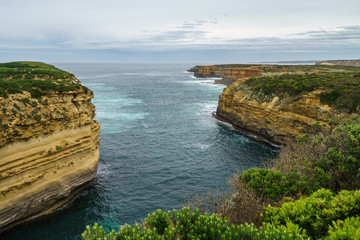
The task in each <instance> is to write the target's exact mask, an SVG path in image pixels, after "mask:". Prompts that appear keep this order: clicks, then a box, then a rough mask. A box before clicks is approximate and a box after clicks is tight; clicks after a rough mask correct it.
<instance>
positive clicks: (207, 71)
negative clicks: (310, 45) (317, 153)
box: [189, 64, 359, 144]
mask: <svg viewBox="0 0 360 240" xmlns="http://www.w3.org/2000/svg"><path fill="white" fill-rule="evenodd" d="M189 71H190V72H194V76H195V77H200V78H203V77H223V78H224V80H225V81H227V82H228V83H229V82H232V84H231V85H228V86H227V87H226V88H225V89H224V91H223V93H222V94H221V95H220V97H219V104H218V108H217V111H216V117H217V118H219V119H221V120H224V121H227V122H229V123H231V124H232V125H233V126H234V127H237V128H238V129H240V130H241V131H244V132H247V133H250V134H253V135H256V136H258V137H260V138H261V139H263V140H267V141H270V142H273V143H277V144H284V143H286V142H287V140H288V138H289V137H290V138H292V137H296V136H299V135H301V134H305V133H307V132H309V130H314V129H315V128H316V127H317V126H316V125H314V123H316V122H318V123H317V124H318V125H319V126H323V125H324V124H326V123H327V122H328V121H329V120H330V119H331V118H333V117H335V116H337V115H338V114H339V111H338V109H337V108H336V107H335V106H337V107H340V108H344V109H345V110H344V109H343V110H344V111H347V112H356V111H357V110H356V109H357V106H358V100H357V99H358V97H359V94H358V89H357V87H347V86H357V85H356V84H358V80H357V79H356V76H357V75H356V73H358V72H359V68H357V67H348V66H329V65H321V66H319V65H259V64H257V65H253V66H252V65H249V64H227V65H210V66H196V67H194V68H192V69H190V70H189ZM229 79H230V81H228V80H229ZM265 82H266V83H265ZM345 82H347V83H345ZM275 93H276V94H275ZM321 96H323V99H322V98H321ZM322 100H323V101H322ZM324 102H328V103H329V104H330V105H327V104H324ZM330 106H331V107H330Z"/></svg>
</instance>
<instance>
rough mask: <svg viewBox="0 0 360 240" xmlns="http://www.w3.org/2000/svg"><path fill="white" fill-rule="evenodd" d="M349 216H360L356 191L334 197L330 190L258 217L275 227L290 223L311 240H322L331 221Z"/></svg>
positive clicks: (286, 203) (359, 200) (274, 208)
mask: <svg viewBox="0 0 360 240" xmlns="http://www.w3.org/2000/svg"><path fill="white" fill-rule="evenodd" d="M353 216H355V217H356V216H360V190H358V191H346V190H343V191H341V192H340V193H339V194H338V195H336V196H334V195H333V193H332V192H331V191H330V190H325V189H319V190H318V191H316V192H315V193H313V194H312V195H311V196H310V197H307V198H303V199H299V200H297V201H295V202H284V203H283V204H282V205H281V206H280V207H271V206H269V207H267V208H265V209H264V212H263V213H262V214H261V217H262V219H263V220H264V222H267V223H270V224H274V225H275V226H280V225H283V226H286V225H287V224H289V223H292V224H295V225H297V226H298V227H299V228H301V229H303V230H305V231H306V234H307V235H308V236H312V237H313V238H319V237H324V236H326V235H327V232H328V230H329V226H330V225H331V224H332V222H333V221H336V220H345V219H346V218H348V217H353ZM335 226H337V225H335Z"/></svg>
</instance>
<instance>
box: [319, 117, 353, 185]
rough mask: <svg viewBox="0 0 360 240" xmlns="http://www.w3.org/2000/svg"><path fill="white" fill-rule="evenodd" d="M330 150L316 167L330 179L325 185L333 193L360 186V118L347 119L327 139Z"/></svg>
mask: <svg viewBox="0 0 360 240" xmlns="http://www.w3.org/2000/svg"><path fill="white" fill-rule="evenodd" d="M326 141H327V144H328V145H329V148H328V150H327V152H326V154H325V155H324V156H322V157H321V158H320V159H319V160H318V161H317V162H316V163H315V166H316V167H319V168H321V169H323V170H324V171H325V173H326V174H327V175H328V176H329V177H330V181H329V182H327V184H324V187H328V188H330V189H332V190H333V191H339V190H341V189H357V188H358V187H359V186H360V183H359V180H360V116H355V117H352V118H349V119H347V120H346V121H345V122H344V124H342V125H339V126H337V127H336V128H335V129H334V130H333V133H332V134H331V135H330V136H328V137H327V139H326Z"/></svg>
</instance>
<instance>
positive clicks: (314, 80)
mask: <svg viewBox="0 0 360 240" xmlns="http://www.w3.org/2000/svg"><path fill="white" fill-rule="evenodd" d="M252 66H254V65H244V64H241V65H238V64H231V65H216V67H220V68H227V67H252ZM256 66H257V67H259V68H260V69H261V70H262V71H263V72H264V73H263V74H262V75H260V76H252V77H250V78H248V79H247V80H245V81H243V82H241V83H239V84H238V85H237V86H235V87H233V91H239V90H241V91H243V92H245V93H246V94H247V96H248V97H249V98H255V99H257V100H258V102H260V103H262V102H264V101H266V102H271V101H272V100H273V99H274V97H275V96H276V97H278V98H280V99H282V101H289V102H291V101H296V100H297V99H299V98H300V97H301V96H302V95H305V94H308V93H310V92H313V91H318V94H319V96H320V101H321V103H323V104H328V105H330V106H331V109H334V114H333V118H332V119H330V120H329V121H328V122H325V123H319V122H314V123H313V125H312V128H311V129H310V130H309V132H307V133H305V134H303V135H300V136H298V137H297V138H296V139H289V141H288V142H287V145H286V146H282V149H281V152H280V153H279V154H278V156H277V157H276V158H275V159H273V160H271V161H270V162H268V163H266V164H265V166H264V167H263V168H252V169H249V170H246V171H243V172H241V173H237V174H235V175H234V176H233V177H231V178H230V180H229V183H230V185H231V186H232V188H233V190H232V191H231V192H225V193H221V192H218V193H216V194H210V193H208V194H206V195H195V196H193V197H191V198H190V199H188V202H187V203H186V206H187V207H185V208H183V209H182V210H181V211H179V212H177V211H176V210H174V211H172V212H163V211H161V210H158V211H156V212H154V213H152V214H149V215H148V217H147V218H146V219H145V220H144V221H143V222H142V224H140V225H139V224H136V225H135V226H130V225H128V224H127V225H125V226H122V227H120V230H119V231H118V232H115V231H112V232H106V231H105V230H104V229H103V228H102V227H101V226H99V225H97V224H95V225H94V226H93V227H90V226H88V227H87V228H86V231H85V232H84V233H83V235H82V237H83V239H359V238H360V225H359V223H360V115H359V110H360V109H359V103H360V77H359V74H358V73H359V68H357V67H348V66H321V67H319V66H305V65H283V66H281V65H256ZM280 102H281V101H280ZM340 113H342V114H340Z"/></svg>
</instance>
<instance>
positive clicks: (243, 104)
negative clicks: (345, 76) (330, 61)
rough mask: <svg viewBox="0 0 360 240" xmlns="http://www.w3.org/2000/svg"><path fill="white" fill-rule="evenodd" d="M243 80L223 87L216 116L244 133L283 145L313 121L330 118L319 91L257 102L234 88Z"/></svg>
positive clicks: (307, 129) (329, 112) (328, 110)
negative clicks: (321, 101) (294, 97)
mask: <svg viewBox="0 0 360 240" xmlns="http://www.w3.org/2000/svg"><path fill="white" fill-rule="evenodd" d="M245 80H246V78H243V79H239V80H237V81H236V82H235V83H234V84H232V85H229V86H228V87H226V88H225V89H224V91H223V93H222V94H221V95H220V97H219V104H218V108H217V112H216V115H217V117H218V118H220V119H222V120H225V121H227V122H229V123H231V124H233V125H234V126H235V127H237V128H240V129H241V130H243V131H245V132H248V133H251V134H254V135H257V136H259V137H261V138H263V139H266V140H269V141H271V142H274V143H279V144H284V143H286V141H287V140H288V138H289V137H295V136H299V135H301V134H304V133H307V132H308V131H309V129H310V128H311V127H312V125H313V123H314V122H317V121H318V122H319V123H320V124H323V123H326V122H328V121H329V120H330V119H331V117H333V114H334V112H333V110H332V109H331V108H330V107H329V106H327V105H322V104H321V103H320V97H319V96H318V95H319V93H320V92H321V90H316V91H313V92H311V93H309V94H307V95H302V96H300V97H299V98H298V99H292V98H288V99H280V98H279V97H277V96H274V98H273V99H272V101H270V102H258V101H257V100H256V99H255V98H251V96H249V94H248V93H247V92H246V91H242V90H241V89H240V90H239V89H236V88H237V86H238V85H239V84H241V83H242V82H244V81H245ZM235 89H236V91H235Z"/></svg>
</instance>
